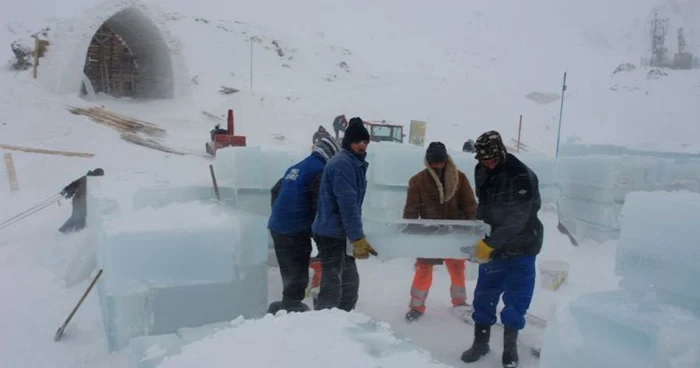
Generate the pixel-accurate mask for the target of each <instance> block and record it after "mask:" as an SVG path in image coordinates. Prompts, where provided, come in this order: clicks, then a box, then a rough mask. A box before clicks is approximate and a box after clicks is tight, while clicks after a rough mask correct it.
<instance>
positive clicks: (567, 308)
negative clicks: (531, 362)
mask: <svg viewBox="0 0 700 368" xmlns="http://www.w3.org/2000/svg"><path fill="white" fill-rule="evenodd" d="M698 342H700V318H698V316H696V315H694V314H692V313H689V312H687V311H684V310H681V309H679V308H676V307H673V306H669V305H665V304H660V303H658V302H657V301H654V300H651V299H650V298H648V297H646V295H644V294H642V293H631V292H627V291H612V292H604V293H594V294H586V295H583V296H581V297H579V298H578V299H576V300H574V301H572V302H570V303H568V304H565V305H562V306H559V307H558V308H557V312H556V313H555V314H554V316H553V318H550V319H549V321H548V324H547V329H546V330H545V334H544V344H543V347H542V354H541V358H540V367H541V368H560V367H567V368H579V367H580V368H589V367H635V368H658V367H669V368H670V367H673V368H680V367H695V368H698V367H700V360H697V359H695V360H692V358H693V357H698V356H699V355H698V354H700V344H699V343H698ZM687 363H689V364H687Z"/></svg>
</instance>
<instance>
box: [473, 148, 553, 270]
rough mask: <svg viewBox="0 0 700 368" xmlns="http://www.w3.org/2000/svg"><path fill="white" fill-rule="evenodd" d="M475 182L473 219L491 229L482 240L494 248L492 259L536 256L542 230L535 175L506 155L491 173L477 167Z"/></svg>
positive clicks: (539, 247) (537, 185)
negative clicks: (482, 222) (487, 225)
mask: <svg viewBox="0 0 700 368" xmlns="http://www.w3.org/2000/svg"><path fill="white" fill-rule="evenodd" d="M474 178H475V186H476V196H477V198H478V199H479V207H478V208H477V212H476V218H477V220H482V221H484V222H486V223H487V224H489V225H491V235H489V236H488V237H487V238H486V239H485V240H486V243H487V244H488V245H489V246H491V247H493V248H494V251H493V253H492V254H491V259H494V260H501V259H509V258H513V257H517V256H522V255H537V254H539V252H540V250H541V249H542V241H543V238H544V228H543V226H542V222H540V220H539V218H538V217H537V212H538V211H539V210H540V207H541V205H542V200H541V198H540V190H539V180H538V179H537V175H535V173H534V172H532V170H530V168H529V167H527V165H525V164H524V163H522V162H521V161H520V160H518V159H517V158H516V157H515V156H513V155H512V154H510V153H509V154H507V157H506V160H505V162H503V163H501V164H500V165H499V166H498V167H497V168H496V170H494V171H489V170H487V169H486V168H485V167H484V166H483V165H481V164H477V165H476V168H475V169H474Z"/></svg>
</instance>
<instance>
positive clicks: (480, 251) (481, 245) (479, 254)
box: [475, 239, 493, 262]
mask: <svg viewBox="0 0 700 368" xmlns="http://www.w3.org/2000/svg"><path fill="white" fill-rule="evenodd" d="M491 252H493V248H491V247H490V246H489V245H488V244H486V242H485V241H484V239H481V240H479V242H478V243H476V253H475V255H476V258H477V259H479V260H481V261H484V262H488V261H490V260H491Z"/></svg>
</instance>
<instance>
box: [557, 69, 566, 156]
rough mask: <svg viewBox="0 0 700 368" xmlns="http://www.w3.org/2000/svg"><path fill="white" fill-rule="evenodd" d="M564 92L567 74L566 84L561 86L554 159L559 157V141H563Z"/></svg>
mask: <svg viewBox="0 0 700 368" xmlns="http://www.w3.org/2000/svg"><path fill="white" fill-rule="evenodd" d="M564 92H566V72H564V82H563V83H562V84H561V105H560V106H559V129H558V130H557V150H556V152H555V153H554V158H558V157H559V141H560V140H561V116H562V113H563V112H564Z"/></svg>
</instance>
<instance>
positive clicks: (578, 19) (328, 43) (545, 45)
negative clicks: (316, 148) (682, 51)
mask: <svg viewBox="0 0 700 368" xmlns="http://www.w3.org/2000/svg"><path fill="white" fill-rule="evenodd" d="M111 3H112V4H114V3H115V2H114V1H113V2H111ZM54 4H58V5H54ZM151 5H156V6H159V7H160V8H161V9H162V10H163V11H164V13H158V12H156V11H154V13H153V14H152V16H153V17H155V18H157V19H158V20H159V21H161V22H162V23H163V24H165V25H166V26H167V27H168V29H169V30H170V31H171V32H172V33H173V34H174V35H175V36H176V37H177V38H179V40H180V43H179V45H180V46H181V51H182V53H183V56H184V59H185V60H186V62H187V80H189V81H190V82H191V83H190V85H188V89H189V95H188V96H187V97H185V98H183V99H180V100H177V101H155V102H153V101H151V102H134V101H123V100H116V99H112V98H108V97H104V96H101V97H100V98H99V99H98V100H97V101H85V100H81V99H79V98H78V97H76V96H73V95H56V94H53V93H51V92H50V91H48V90H47V88H46V83H45V82H46V80H47V79H48V80H50V79H52V78H58V77H57V76H56V75H44V74H42V69H41V67H40V69H39V75H40V79H39V81H36V80H33V79H32V78H31V75H30V72H14V71H8V70H0V143H3V144H13V145H25V146H30V147H43V148H47V149H58V150H61V149H62V150H70V151H80V152H91V153H94V154H95V156H94V157H93V158H90V159H85V158H71V157H64V156H48V155H37V154H29V153H20V152H13V158H14V161H15V167H16V170H17V174H18V181H19V184H20V188H21V189H20V191H19V192H16V193H10V190H9V185H8V181H7V178H6V175H7V173H5V172H4V171H1V172H2V173H3V174H2V175H0V221H2V220H4V219H6V218H9V217H11V216H13V215H15V214H16V213H18V212H21V211H23V210H25V209H27V208H29V207H31V206H33V205H34V204H36V203H38V202H40V201H41V200H43V199H44V198H47V197H49V196H51V195H52V194H54V193H57V192H58V191H60V190H61V188H62V187H63V186H64V185H66V184H68V183H69V182H70V181H71V180H73V179H75V178H76V177H78V176H80V175H83V174H84V173H85V172H86V171H87V170H88V169H92V168H94V167H102V168H104V170H105V172H106V174H107V176H108V177H110V178H117V179H121V180H129V181H131V182H132V183H133V182H136V183H143V185H148V184H153V183H165V182H170V183H177V182H189V181H191V180H202V181H204V180H207V179H208V175H209V174H208V170H207V167H206V165H207V164H208V163H209V159H206V158H203V157H202V155H203V153H204V152H203V150H204V147H203V145H204V141H205V140H206V139H207V137H208V132H209V129H211V127H212V126H213V125H214V124H215V122H214V121H212V120H210V119H209V118H207V117H206V116H204V115H203V114H202V111H207V112H210V113H212V114H214V115H219V116H221V115H223V114H224V113H225V111H226V109H228V108H234V109H235V110H236V119H237V120H236V122H237V126H236V128H237V131H238V132H239V133H240V134H243V135H246V136H247V137H248V144H249V145H269V144H275V145H279V146H280V147H299V146H304V147H306V146H308V145H309V144H310V137H311V134H312V133H313V131H314V130H315V128H316V127H317V126H318V125H320V124H324V125H326V127H327V128H330V122H331V119H332V117H333V116H335V115H336V114H338V113H341V112H346V113H347V114H349V115H350V116H355V115H360V116H362V117H364V118H366V119H372V120H375V119H386V120H388V121H392V122H399V123H401V124H404V126H406V127H407V126H408V123H409V121H410V120H411V119H418V120H426V121H428V123H429V127H428V132H427V137H426V139H428V140H441V141H443V142H445V143H446V144H448V146H452V147H458V146H461V144H462V143H463V142H464V140H466V139H467V138H474V137H476V135H478V134H479V133H481V132H483V131H485V130H489V129H498V130H501V131H502V132H503V134H504V136H505V137H507V138H514V137H516V135H517V117H518V115H519V114H523V115H524V128H523V140H524V142H525V143H527V144H529V145H530V146H532V147H533V148H535V149H537V150H539V151H541V152H544V153H546V154H552V153H553V150H554V143H555V139H556V123H557V117H558V112H559V106H558V103H557V102H553V103H548V104H544V105H542V104H538V103H535V102H533V101H531V100H528V99H527V98H525V95H527V94H529V93H531V92H541V93H549V94H557V93H559V91H560V88H561V77H562V74H563V72H564V71H568V72H569V82H568V83H569V89H568V91H567V100H566V105H565V113H564V126H563V132H562V137H563V138H568V139H574V140H581V141H584V142H605V143H617V144H623V145H626V146H631V147H639V146H644V147H651V148H654V149H671V150H676V151H686V152H697V151H698V149H699V148H700V143H698V141H697V139H696V137H697V136H698V133H700V127H699V125H698V124H696V123H695V122H696V120H697V116H698V115H700V104H697V103H696V102H697V99H698V96H699V95H700V72H698V71H697V70H694V71H667V72H668V73H669V75H668V76H665V77H661V78H659V79H649V78H647V73H648V70H645V69H643V68H637V70H634V71H630V72H624V73H618V74H615V75H613V76H611V74H612V71H613V70H614V69H615V67H616V66H617V65H618V64H621V63H624V62H632V63H635V62H637V61H638V59H639V57H640V56H643V55H646V44H645V42H646V39H645V37H646V35H647V34H648V32H647V31H646V30H645V27H646V26H647V23H646V22H647V20H648V19H649V17H650V16H651V14H652V11H653V10H654V9H657V8H658V9H661V10H662V11H665V12H666V13H667V14H668V15H669V16H671V17H673V21H676V22H679V21H680V20H682V19H683V17H684V16H687V15H689V14H698V11H699V10H698V9H699V8H698V6H697V5H694V3H692V2H679V1H666V2H663V1H639V0H618V1H615V2H610V1H602V0H595V1H593V0H591V1H586V2H560V1H555V0H540V1H534V2H527V3H523V2H517V1H512V2H504V3H494V2H479V3H477V4H472V3H470V4H463V5H460V4H449V6H446V7H445V8H440V7H436V6H434V4H433V3H426V4H412V5H411V8H410V9H408V8H407V7H406V5H405V2H399V1H397V0H391V1H385V2H382V4H381V5H379V4H377V3H376V2H370V1H367V0H359V1H354V2H330V1H323V2H322V1H311V0H307V1H305V2H302V3H298V2H296V3H294V4H293V5H292V3H288V2H276V1H272V0H269V1H268V0H265V1H260V2H257V3H256V5H254V6H253V5H250V4H245V6H242V5H241V4H238V3H230V2H229V3H227V2H218V1H216V2H215V1H200V2H198V3H197V7H196V9H192V5H191V2H187V1H154V2H153V4H149V6H151ZM95 6H96V5H95V4H93V3H92V2H89V1H82V0H81V1H72V2H70V3H67V4H63V3H48V2H46V1H45V0H29V1H25V2H23V3H22V4H21V5H20V4H17V5H16V6H13V8H12V9H11V11H7V12H5V13H3V14H2V15H0V23H2V26H3V27H2V29H0V45H4V46H3V48H2V50H4V51H1V52H0V61H4V60H6V59H8V58H9V57H10V54H9V47H7V45H9V43H10V42H11V41H12V40H14V39H17V38H23V39H25V38H26V36H27V35H28V34H30V33H33V32H36V31H37V30H38V29H40V28H42V27H45V26H50V27H52V29H56V32H59V33H58V34H53V35H52V37H55V38H58V39H60V37H61V36H62V35H61V34H60V32H61V31H62V30H66V29H69V28H70V27H68V28H65V27H63V28H61V27H57V28H53V26H54V25H55V24H56V22H58V21H66V20H67V22H68V23H70V18H68V17H81V16H82V14H84V12H85V11H86V9H88V8H91V7H95ZM92 9H93V11H92V14H94V9H95V8H92ZM601 9H605V11H601ZM587 16H588V17H587ZM76 24H77V23H76ZM694 32H695V33H694ZM698 32H700V30H696V29H694V28H693V27H692V24H686V33H687V34H688V37H689V44H690V45H691V46H693V47H698V46H700V33H698ZM251 35H254V36H258V37H260V38H261V40H262V41H261V42H260V43H259V44H256V45H255V46H254V54H253V55H254V57H253V60H254V72H253V73H254V79H253V82H254V84H253V89H252V90H248V85H249V83H250V73H249V72H250V71H249V63H250V54H249V52H250V51H249V50H250V47H249V43H248V39H249V38H250V36H251ZM273 40H276V41H278V43H279V44H280V45H282V48H283V51H284V53H285V57H280V56H278V53H277V51H276V49H275V48H274V47H273V46H272V43H271V42H272V41H273ZM669 42H671V40H670V37H669ZM58 44H60V43H57V45H58ZM50 55H51V52H49V56H47V58H49V59H50V57H51V56H50ZM289 56H294V57H293V58H292V59H291V60H288V59H289ZM51 62H56V60H53V61H51V60H47V61H46V64H47V65H51ZM341 62H345V63H347V65H348V66H349V71H346V70H345V69H344V68H341V67H340V66H339V65H340V63H341ZM284 64H287V66H284ZM334 75H335V77H334ZM327 79H330V80H331V81H329V80H327ZM221 85H227V86H230V87H234V88H238V89H241V90H242V91H241V92H239V93H237V94H234V95H231V96H223V95H220V94H219V93H218V92H217V91H218V89H219V88H220V87H221ZM66 105H71V106H95V105H104V106H107V107H108V108H110V109H112V110H114V111H117V112H120V113H123V114H125V115H129V116H133V117H138V118H141V119H143V120H145V121H149V122H152V123H157V124H159V125H161V126H162V127H164V128H166V129H167V130H168V137H167V139H166V141H167V143H168V144H169V145H171V146H174V147H177V148H179V149H182V150H185V151H187V152H191V153H193V154H192V155H186V156H177V155H169V154H164V153H160V152H156V151H153V150H149V149H147V148H143V147H139V146H135V145H132V144H130V143H127V142H125V141H123V140H121V139H119V137H118V134H117V133H116V132H115V131H113V130H112V129H110V128H107V127H104V126H101V125H98V124H95V123H93V122H91V121H90V120H89V119H87V118H84V117H80V116H75V115H72V114H70V113H69V112H68V111H67V109H66ZM273 135H283V136H284V137H285V140H284V141H279V140H276V139H274V138H273ZM370 149H371V147H370ZM3 170H4V169H3ZM69 214H70V203H69V202H63V203H62V205H61V206H60V207H59V206H58V205H56V206H52V207H49V208H47V209H45V210H43V211H42V212H39V213H37V214H35V215H32V216H31V217H28V218H27V219H25V220H23V221H22V222H20V223H18V224H17V225H13V226H12V227H9V228H7V229H4V230H1V232H0V280H3V282H2V283H0V300H2V303H0V342H2V343H1V344H0V356H2V357H3V366H7V367H36V368H43V367H123V366H125V365H126V364H127V360H128V357H126V356H125V355H124V354H119V353H118V354H112V355H110V354H107V353H106V351H105V348H104V345H105V341H104V337H103V329H102V323H101V321H100V316H99V312H98V305H97V298H96V296H95V295H91V296H90V297H89V298H88V299H87V301H86V303H85V304H84V305H83V306H82V307H81V310H80V311H79V312H78V314H77V315H76V316H75V318H74V319H73V322H72V323H71V324H70V325H69V327H68V329H67V332H66V336H65V337H64V340H62V341H61V342H60V343H55V342H53V341H52V336H53V334H54V333H55V330H56V328H58V326H59V325H60V324H61V323H62V322H63V319H64V318H65V317H66V316H67V314H68V313H69V312H70V310H71V309H72V307H73V306H74V304H75V303H76V302H77V301H78V299H79V297H80V295H81V294H82V293H83V291H84V290H85V288H86V287H87V282H86V281H84V282H81V283H78V284H76V285H73V286H70V287H66V285H65V278H66V277H67V276H66V275H69V274H70V272H71V266H72V265H73V263H72V261H73V260H74V259H76V257H78V256H79V255H80V253H81V251H82V250H83V246H84V242H85V234H83V233H78V234H73V235H62V234H60V233H58V232H57V231H56V229H57V228H58V227H59V226H60V225H61V223H62V222H63V221H64V220H65V219H66V218H67V217H68V216H69ZM541 217H542V219H543V222H544V223H545V227H546V232H545V245H544V248H543V252H542V255H541V256H540V257H539V260H540V261H542V260H546V259H557V260H566V261H568V262H570V263H571V271H570V277H569V280H568V282H567V283H566V284H565V285H564V286H563V287H562V288H561V289H560V290H559V291H557V292H549V291H545V290H543V289H541V288H538V289H537V291H536V294H535V300H534V303H533V306H532V309H531V312H532V313H533V314H535V315H538V316H541V317H543V318H546V317H547V314H548V312H549V309H550V307H551V306H553V305H554V304H557V303H561V302H563V301H565V300H567V299H570V298H574V297H576V296H578V295H580V294H582V293H586V292H590V291H597V290H611V289H615V288H616V287H617V286H616V282H617V279H616V277H615V276H614V273H613V268H614V254H615V247H616V244H614V243H605V244H593V243H584V244H582V245H581V246H580V247H572V246H570V245H569V243H568V240H567V238H566V237H564V236H562V235H560V234H559V233H557V232H556V229H555V226H556V215H555V214H554V213H552V212H547V211H542V213H541ZM360 272H361V277H362V286H361V295H360V302H359V305H358V312H359V313H363V314H366V315H367V316H369V317H372V318H374V319H376V320H380V321H385V322H388V323H389V324H390V325H391V327H392V329H393V330H394V331H396V332H397V333H398V334H400V335H404V336H407V337H409V338H410V339H411V340H413V341H414V342H415V343H416V344H418V345H419V346H421V347H423V348H425V349H427V350H429V351H430V352H431V353H432V355H433V356H434V357H435V358H436V359H438V360H440V361H441V362H444V363H446V364H449V365H456V366H459V365H460V363H459V362H458V358H459V355H460V354H461V352H462V351H463V350H464V349H465V348H467V347H468V346H469V344H470V343H471V335H472V328H471V327H470V325H467V324H465V323H463V322H461V321H459V320H458V319H456V318H455V317H454V316H452V315H451V314H450V313H449V310H448V309H449V308H448V306H449V298H448V277H447V273H446V271H445V270H444V269H442V268H440V267H438V268H437V269H436V273H435V279H434V283H433V288H432V289H431V294H430V297H429V299H428V312H427V314H426V316H425V318H424V319H422V320H421V321H420V322H418V323H416V324H410V325H409V324H405V323H404V322H403V315H404V313H405V312H406V308H407V303H408V298H409V295H408V292H409V287H410V282H411V278H412V274H413V261H412V260H407V259H398V260H393V261H390V262H385V263H380V262H378V261H376V260H368V261H365V262H361V264H360ZM269 280H270V285H271V286H270V290H269V294H270V298H271V299H272V298H274V299H276V298H278V297H279V295H280V288H281V285H280V280H279V275H278V270H277V269H275V268H271V269H270V276H269ZM468 285H469V294H470V298H471V291H472V290H473V287H474V282H473V281H470V282H469V284H468ZM285 318H287V319H285V320H282V321H281V322H279V323H273V322H272V321H271V320H269V319H268V320H265V321H262V322H260V325H259V328H260V330H259V334H260V335H259V336H260V337H262V336H265V334H266V333H267V334H270V335H273V334H280V333H282V332H283V331H285V330H288V329H294V328H299V326H304V325H306V324H308V323H311V320H312V319H313V318H312V317H311V316H306V315H304V316H287V317H285ZM321 318H328V319H329V321H331V322H332V320H331V319H332V318H334V317H333V316H332V315H331V314H328V315H324V316H323V317H321ZM338 318H339V319H338V320H339V321H341V320H342V318H340V317H338ZM348 318H350V317H348ZM352 318H360V317H352ZM339 323H340V322H339ZM246 326H247V327H246V328H250V329H254V328H255V323H250V324H247V325H246ZM314 332H315V333H318V334H322V333H323V331H321V330H311V331H309V333H314ZM494 336H498V334H497V333H496V334H494ZM217 338H219V339H222V340H225V341H231V343H232V344H233V343H235V342H236V341H239V340H238V339H240V336H238V335H237V332H236V331H235V330H231V331H227V332H225V333H221V334H220V335H219V336H218V337H217ZM331 338H332V336H327V337H325V338H324V337H323V336H321V337H319V339H320V340H324V339H325V340H328V339H331ZM540 338H541V336H540V333H539V332H538V331H536V330H534V329H530V328H528V329H526V331H525V332H524V333H523V339H522V343H521V345H522V346H523V349H521V356H522V360H523V362H522V363H523V364H522V366H523V367H535V366H536V364H537V362H536V360H534V359H533V358H532V357H530V356H529V355H528V354H527V350H525V349H526V347H529V346H531V345H534V344H537V343H538V342H539V339H540ZM256 341H258V340H256ZM261 344H262V342H261ZM227 346H229V347H230V346H232V345H231V344H227ZM493 347H494V350H495V351H496V352H498V351H500V339H499V338H498V337H495V338H494V339H493ZM279 348H280V349H284V348H287V349H290V350H292V349H295V348H297V349H298V348H299V346H297V345H293V344H291V343H289V344H285V342H284V341H282V342H280V344H279ZM193 349H196V348H195V347H193ZM199 349H200V351H201V352H202V353H211V352H212V351H213V350H212V349H214V347H208V346H204V345H203V344H201V346H199ZM261 349H262V350H261V351H260V353H261V354H265V353H266V352H268V350H265V349H268V347H265V346H262V347H261ZM276 353H278V354H280V355H283V354H284V353H285V352H284V351H281V352H276ZM183 359H185V358H183ZM498 360H499V354H491V355H490V356H488V357H487V358H486V359H485V361H484V362H483V363H479V364H475V365H473V366H474V367H482V366H483V367H490V366H493V365H494V364H496V362H497V361H498ZM176 361H177V360H173V362H176ZM183 362H184V361H183ZM320 362H323V361H320ZM173 364H174V363H173ZM185 366H186V365H185ZM305 366H307V367H308V366H311V365H310V364H309V365H305ZM403 366H405V365H403Z"/></svg>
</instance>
